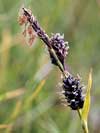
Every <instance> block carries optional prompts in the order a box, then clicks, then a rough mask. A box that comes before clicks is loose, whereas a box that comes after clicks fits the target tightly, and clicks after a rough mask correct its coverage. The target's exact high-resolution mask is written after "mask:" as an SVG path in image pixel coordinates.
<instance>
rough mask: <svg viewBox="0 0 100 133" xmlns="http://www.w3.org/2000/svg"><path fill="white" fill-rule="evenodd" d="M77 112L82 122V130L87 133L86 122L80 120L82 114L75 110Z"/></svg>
mask: <svg viewBox="0 0 100 133" xmlns="http://www.w3.org/2000/svg"><path fill="white" fill-rule="evenodd" d="M77 112H78V114H79V117H80V120H81V122H82V128H83V131H84V133H89V131H88V126H87V121H85V120H83V119H82V112H81V110H77Z"/></svg>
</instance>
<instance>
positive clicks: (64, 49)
mask: <svg viewBox="0 0 100 133" xmlns="http://www.w3.org/2000/svg"><path fill="white" fill-rule="evenodd" d="M22 10H23V14H22V16H23V18H25V19H24V20H25V21H24V22H25V23H29V24H30V25H31V27H32V28H33V30H34V31H35V32H36V34H37V36H38V37H39V38H40V39H41V40H42V41H43V42H44V43H45V44H46V45H47V47H48V51H49V54H50V59H51V62H52V64H54V65H57V66H59V65H58V64H59V63H58V60H59V61H60V63H61V65H62V67H63V68H64V69H65V66H64V60H65V57H66V55H67V54H68V49H69V46H68V42H65V41H64V36H61V35H60V34H59V33H56V34H53V35H52V37H51V38H49V36H48V35H47V34H46V33H45V31H44V30H43V29H42V28H41V26H40V25H39V23H38V21H37V20H36V18H35V17H34V16H33V15H32V13H31V12H30V11H29V10H27V9H26V8H22ZM26 18H27V19H26ZM21 19H22V18H21ZM20 23H23V21H22V22H20ZM51 49H53V50H54V52H55V54H56V56H57V58H58V59H57V58H56V56H55V57H54V53H52V51H51ZM63 68H61V67H60V69H61V71H63V70H62V69H63Z"/></svg>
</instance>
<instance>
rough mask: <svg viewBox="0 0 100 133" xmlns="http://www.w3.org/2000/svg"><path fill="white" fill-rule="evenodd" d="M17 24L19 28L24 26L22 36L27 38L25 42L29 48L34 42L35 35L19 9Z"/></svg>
mask: <svg viewBox="0 0 100 133" xmlns="http://www.w3.org/2000/svg"><path fill="white" fill-rule="evenodd" d="M29 12H30V11H29ZM18 22H19V24H20V25H21V26H24V30H23V35H24V37H25V38H27V40H28V41H27V42H28V44H29V45H30V46H31V45H32V44H33V42H34V41H35V38H36V34H35V33H34V31H33V28H32V26H31V24H30V23H29V22H28V18H27V16H26V15H25V14H24V11H23V9H21V10H20V12H19V17H18Z"/></svg>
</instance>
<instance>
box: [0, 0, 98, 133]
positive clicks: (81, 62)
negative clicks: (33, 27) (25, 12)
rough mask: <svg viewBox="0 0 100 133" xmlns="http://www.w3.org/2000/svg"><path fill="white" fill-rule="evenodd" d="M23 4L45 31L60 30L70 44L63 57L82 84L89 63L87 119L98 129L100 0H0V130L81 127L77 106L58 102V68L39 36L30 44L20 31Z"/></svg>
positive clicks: (35, 132) (94, 132)
mask: <svg viewBox="0 0 100 133" xmlns="http://www.w3.org/2000/svg"><path fill="white" fill-rule="evenodd" d="M23 4H24V5H25V7H27V8H30V9H32V12H33V14H34V15H35V16H36V17H37V19H38V20H39V22H40V24H41V26H42V27H43V28H44V29H45V31H46V32H47V33H48V35H49V36H50V35H51V33H56V32H60V33H61V34H63V33H64V35H65V40H66V41H68V42H69V46H70V51H69V55H68V57H67V58H66V63H67V64H68V66H69V69H70V71H71V73H72V74H73V75H76V74H77V73H78V74H80V76H81V77H82V82H83V83H84V84H85V85H87V80H88V74H89V70H90V68H93V87H92V91H91V99H92V102H91V109H90V113H89V121H88V122H89V130H90V133H100V117H99V116H100V85H99V84H100V69H99V68H100V51H99V50H100V35H99V34H100V0H26V1H25V0H0V133H13V132H14V133H81V132H82V129H81V124H80V119H79V116H78V114H77V112H75V111H71V110H70V109H69V108H68V107H65V106H63V105H62V104H61V102H60V98H59V96H58V95H57V92H58V89H59V85H58V84H59V83H60V82H61V73H60V72H59V70H58V69H57V68H56V67H54V66H53V65H51V63H50V59H49V56H48V53H47V50H45V46H44V44H43V42H41V41H40V40H39V39H38V38H37V40H36V42H35V43H34V44H33V47H29V46H28V45H27V44H26V42H25V39H24V38H23V36H22V34H21V32H22V29H21V27H20V26H19V24H18V21H17V20H18V12H19V9H20V7H21V6H22V5H23ZM40 89H41V91H40V92H39V94H38V95H37V93H38V92H37V91H36V90H40Z"/></svg>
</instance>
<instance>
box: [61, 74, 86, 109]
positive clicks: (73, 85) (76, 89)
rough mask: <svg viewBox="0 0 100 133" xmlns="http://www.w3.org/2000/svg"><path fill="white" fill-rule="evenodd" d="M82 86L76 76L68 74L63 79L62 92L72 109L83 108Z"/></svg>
mask: <svg viewBox="0 0 100 133" xmlns="http://www.w3.org/2000/svg"><path fill="white" fill-rule="evenodd" d="M82 88H83V87H82V86H80V80H79V79H78V78H74V77H73V76H71V75H69V76H68V77H67V78H64V79H63V89H64V93H63V94H64V95H65V99H66V100H67V102H68V105H69V106H70V107H71V109H72V110H77V109H80V108H83V104H84V96H83V94H82Z"/></svg>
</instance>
